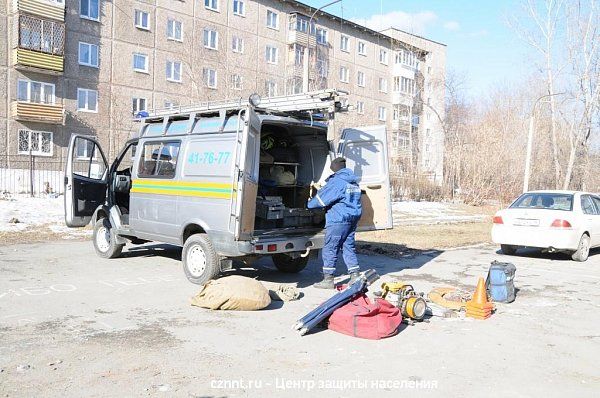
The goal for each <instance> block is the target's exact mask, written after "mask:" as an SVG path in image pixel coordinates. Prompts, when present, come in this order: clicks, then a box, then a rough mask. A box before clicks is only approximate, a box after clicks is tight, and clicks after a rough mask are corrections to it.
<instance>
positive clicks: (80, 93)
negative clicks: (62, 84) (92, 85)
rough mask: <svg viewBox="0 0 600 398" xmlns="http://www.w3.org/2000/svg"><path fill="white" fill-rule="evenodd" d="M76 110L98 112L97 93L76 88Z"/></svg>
mask: <svg viewBox="0 0 600 398" xmlns="http://www.w3.org/2000/svg"><path fill="white" fill-rule="evenodd" d="M77 110H78V111H81V112H98V91H96V90H88V89H87V88H78V89H77Z"/></svg>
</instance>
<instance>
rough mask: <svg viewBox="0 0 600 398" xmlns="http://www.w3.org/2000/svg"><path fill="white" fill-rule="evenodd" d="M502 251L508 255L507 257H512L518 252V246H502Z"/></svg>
mask: <svg viewBox="0 0 600 398" xmlns="http://www.w3.org/2000/svg"><path fill="white" fill-rule="evenodd" d="M500 251H501V252H502V254H506V255H507V256H512V255H513V254H515V253H516V252H517V246H513V245H500Z"/></svg>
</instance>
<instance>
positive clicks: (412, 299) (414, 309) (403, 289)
mask: <svg viewBox="0 0 600 398" xmlns="http://www.w3.org/2000/svg"><path fill="white" fill-rule="evenodd" d="M381 289H382V290H383V292H382V295H381V298H384V299H385V298H386V297H388V293H392V294H393V295H394V296H397V302H395V301H396V300H394V299H392V298H390V299H389V300H388V301H390V302H392V303H394V304H396V306H397V307H398V308H400V313H401V314H402V316H403V317H405V318H410V319H414V320H416V321H422V320H423V318H424V317H425V312H426V311H427V302H425V299H423V297H421V295H420V294H419V293H417V292H415V289H414V288H413V287H412V285H409V284H405V283H403V282H385V283H383V284H382V285H381Z"/></svg>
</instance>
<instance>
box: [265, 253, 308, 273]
mask: <svg viewBox="0 0 600 398" xmlns="http://www.w3.org/2000/svg"><path fill="white" fill-rule="evenodd" d="M272 259H273V264H275V267H277V269H278V270H279V271H281V272H285V273H286V274H297V273H298V272H300V271H302V270H303V269H304V268H306V264H308V257H296V258H292V257H290V256H288V255H287V254H281V253H279V254H273V256H272Z"/></svg>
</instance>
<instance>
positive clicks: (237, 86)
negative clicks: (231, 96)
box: [230, 73, 243, 90]
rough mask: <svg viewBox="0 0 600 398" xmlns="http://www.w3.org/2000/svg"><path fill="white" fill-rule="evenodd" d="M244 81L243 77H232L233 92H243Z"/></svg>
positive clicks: (234, 75)
mask: <svg viewBox="0 0 600 398" xmlns="http://www.w3.org/2000/svg"><path fill="white" fill-rule="evenodd" d="M242 81H243V78H242V76H240V75H238V74H236V73H234V74H233V75H231V81H230V82H231V88H232V89H233V90H241V89H242Z"/></svg>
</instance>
